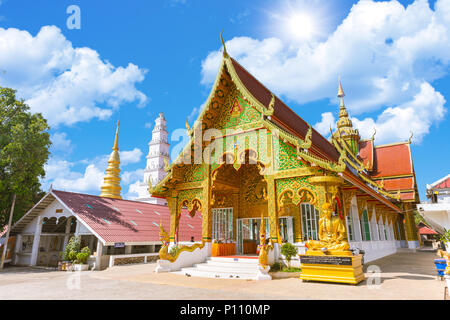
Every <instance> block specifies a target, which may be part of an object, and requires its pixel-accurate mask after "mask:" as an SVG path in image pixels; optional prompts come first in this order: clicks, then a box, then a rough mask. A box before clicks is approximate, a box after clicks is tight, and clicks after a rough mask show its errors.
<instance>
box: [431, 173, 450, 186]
mask: <svg viewBox="0 0 450 320" xmlns="http://www.w3.org/2000/svg"><path fill="white" fill-rule="evenodd" d="M432 187H433V189H446V188H450V175H448V176H447V178H444V180H442V181H438V182H437V183H436V182H435V185H432Z"/></svg>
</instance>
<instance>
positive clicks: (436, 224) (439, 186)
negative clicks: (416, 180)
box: [417, 174, 450, 234]
mask: <svg viewBox="0 0 450 320" xmlns="http://www.w3.org/2000/svg"><path fill="white" fill-rule="evenodd" d="M427 198H428V202H423V203H420V204H418V205H417V209H418V210H419V213H420V214H421V215H422V217H423V218H424V219H425V221H426V222H427V223H428V224H429V225H430V226H431V227H432V228H433V229H434V230H435V231H437V232H439V233H441V234H443V233H444V232H445V230H450V174H448V175H446V176H445V177H443V178H441V179H439V180H437V181H435V182H433V183H431V184H428V185H427Z"/></svg>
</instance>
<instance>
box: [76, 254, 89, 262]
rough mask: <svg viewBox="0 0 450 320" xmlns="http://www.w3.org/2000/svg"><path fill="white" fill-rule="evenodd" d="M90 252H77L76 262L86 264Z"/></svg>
mask: <svg viewBox="0 0 450 320" xmlns="http://www.w3.org/2000/svg"><path fill="white" fill-rule="evenodd" d="M89 256H90V254H88V253H87V252H79V253H77V260H76V262H77V263H81V264H86V263H87V261H88V259H89Z"/></svg>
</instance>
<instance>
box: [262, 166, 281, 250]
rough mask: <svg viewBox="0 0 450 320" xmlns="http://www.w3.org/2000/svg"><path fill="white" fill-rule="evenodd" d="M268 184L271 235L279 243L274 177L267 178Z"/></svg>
mask: <svg viewBox="0 0 450 320" xmlns="http://www.w3.org/2000/svg"><path fill="white" fill-rule="evenodd" d="M265 180H266V182H267V212H268V215H269V233H270V238H271V239H272V241H274V242H278V241H279V239H278V212H277V200H276V199H277V198H276V192H275V179H274V176H273V175H268V176H266V177H265Z"/></svg>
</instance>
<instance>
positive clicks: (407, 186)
mask: <svg viewBox="0 0 450 320" xmlns="http://www.w3.org/2000/svg"><path fill="white" fill-rule="evenodd" d="M384 188H385V189H386V190H387V191H394V190H411V189H414V178H412V177H407V178H396V179H386V180H384Z"/></svg>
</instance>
